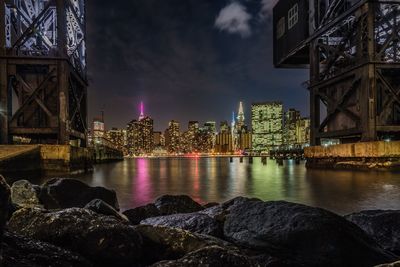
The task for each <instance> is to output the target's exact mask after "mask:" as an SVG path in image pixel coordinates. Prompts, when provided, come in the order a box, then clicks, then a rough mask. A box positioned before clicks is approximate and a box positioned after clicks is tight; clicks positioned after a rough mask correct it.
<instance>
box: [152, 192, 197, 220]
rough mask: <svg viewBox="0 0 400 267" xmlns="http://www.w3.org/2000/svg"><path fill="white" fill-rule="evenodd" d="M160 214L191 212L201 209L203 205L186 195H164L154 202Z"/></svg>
mask: <svg viewBox="0 0 400 267" xmlns="http://www.w3.org/2000/svg"><path fill="white" fill-rule="evenodd" d="M154 205H156V207H157V209H158V210H159V211H160V213H161V215H171V214H176V213H191V212H196V211H200V210H203V209H204V208H203V206H202V205H200V204H199V203H197V202H196V201H194V200H193V199H191V198H190V197H189V196H186V195H176V196H172V195H164V196H161V197H159V198H157V199H156V201H155V202H154Z"/></svg>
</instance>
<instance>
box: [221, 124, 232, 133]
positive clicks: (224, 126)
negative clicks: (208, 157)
mask: <svg viewBox="0 0 400 267" xmlns="http://www.w3.org/2000/svg"><path fill="white" fill-rule="evenodd" d="M219 133H224V134H229V133H230V128H229V124H228V122H227V121H221V122H220V124H219Z"/></svg>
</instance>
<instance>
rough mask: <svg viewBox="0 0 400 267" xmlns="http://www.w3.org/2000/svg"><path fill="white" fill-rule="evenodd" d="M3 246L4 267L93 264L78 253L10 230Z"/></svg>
mask: <svg viewBox="0 0 400 267" xmlns="http://www.w3.org/2000/svg"><path fill="white" fill-rule="evenodd" d="M1 246H2V249H3V265H1V266H3V267H43V266H54V267H55V266H59V267H75V266H76V267H86V266H87V267H89V266H93V265H92V264H91V263H90V262H89V261H88V260H86V259H85V258H83V257H82V256H81V255H79V254H77V253H74V252H71V251H68V250H65V249H62V248H59V247H56V246H54V245H51V244H48V243H45V242H41V241H37V240H34V239H29V238H26V237H22V236H19V235H16V234H13V233H9V232H6V233H5V234H4V239H3V243H2V244H1Z"/></svg>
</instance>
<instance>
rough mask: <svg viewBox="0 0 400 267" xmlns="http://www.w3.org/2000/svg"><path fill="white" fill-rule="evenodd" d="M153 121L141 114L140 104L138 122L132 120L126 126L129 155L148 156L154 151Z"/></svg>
mask: <svg viewBox="0 0 400 267" xmlns="http://www.w3.org/2000/svg"><path fill="white" fill-rule="evenodd" d="M153 138H154V137H153V119H152V118H150V117H148V116H145V115H144V113H143V102H141V103H140V115H139V120H132V121H131V122H129V123H128V125H127V148H128V153H129V154H130V155H142V154H150V153H152V151H153V149H154V139H153Z"/></svg>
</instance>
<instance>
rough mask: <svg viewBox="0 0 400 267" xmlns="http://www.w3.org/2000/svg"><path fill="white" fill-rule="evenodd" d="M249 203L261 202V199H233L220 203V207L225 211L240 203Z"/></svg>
mask: <svg viewBox="0 0 400 267" xmlns="http://www.w3.org/2000/svg"><path fill="white" fill-rule="evenodd" d="M249 201H259V202H262V200H261V199H259V198H256V197H252V198H249V197H235V198H232V199H230V200H228V201H225V202H224V203H222V204H221V207H222V208H223V209H225V210H226V209H230V208H234V207H235V206H236V205H240V204H242V203H247V202H249Z"/></svg>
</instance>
